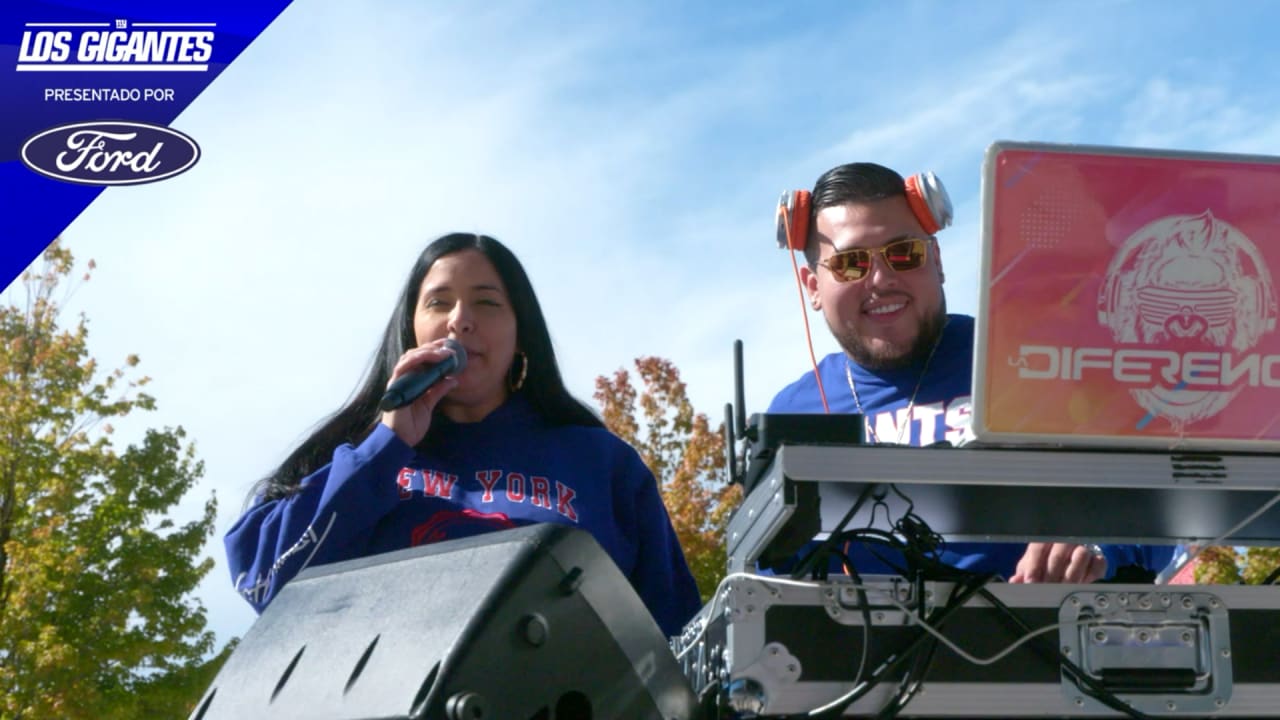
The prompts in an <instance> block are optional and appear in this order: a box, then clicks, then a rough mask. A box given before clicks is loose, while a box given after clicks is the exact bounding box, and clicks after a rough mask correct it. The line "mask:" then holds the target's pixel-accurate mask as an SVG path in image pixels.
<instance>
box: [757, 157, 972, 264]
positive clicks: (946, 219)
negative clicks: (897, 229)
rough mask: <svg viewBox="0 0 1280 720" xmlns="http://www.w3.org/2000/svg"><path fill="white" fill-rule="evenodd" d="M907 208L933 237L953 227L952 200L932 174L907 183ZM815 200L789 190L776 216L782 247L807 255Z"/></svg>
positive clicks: (808, 195)
mask: <svg viewBox="0 0 1280 720" xmlns="http://www.w3.org/2000/svg"><path fill="white" fill-rule="evenodd" d="M906 195H907V205H909V206H910V207H911V212H912V214H914V215H915V216H916V220H917V221H918V222H919V223H920V227H922V228H924V231H925V232H926V233H929V234H930V235H933V234H936V233H937V232H938V231H939V230H941V229H943V228H945V227H948V226H949V225H951V219H952V215H953V213H952V209H951V197H950V196H949V195H947V188H946V187H945V186H944V185H943V184H942V181H941V180H939V179H938V176H937V175H934V174H933V173H931V172H925V173H919V174H917V175H912V176H911V177H909V178H907V179H906ZM812 206H813V196H812V194H810V192H809V191H808V190H787V191H784V192H783V193H782V197H780V198H779V199H778V207H777V211H776V213H775V216H774V218H775V222H776V225H777V234H778V247H780V248H782V249H784V250H800V251H803V250H804V249H805V246H806V245H807V244H808V238H809V215H810V211H811V208H812Z"/></svg>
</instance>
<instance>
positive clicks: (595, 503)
mask: <svg viewBox="0 0 1280 720" xmlns="http://www.w3.org/2000/svg"><path fill="white" fill-rule="evenodd" d="M543 522H555V523H562V524H565V525H572V526H575V527H579V528H582V529H584V530H587V531H589V532H590V533H591V534H592V536H594V537H595V539H596V541H597V542H599V543H600V545H601V546H602V547H603V548H604V550H605V551H606V552H608V554H609V556H610V557H611V558H613V561H614V562H615V563H616V564H617V565H618V567H619V568H620V569H621V570H622V572H623V574H624V575H626V576H627V577H628V578H629V579H630V580H631V584H632V586H633V587H634V588H635V590H636V592H637V594H639V596H640V598H641V600H643V601H644V603H645V605H646V606H647V607H648V608H649V611H650V612H651V613H652V614H653V617H654V619H655V620H656V621H657V623H658V625H659V626H660V627H661V628H662V630H663V632H665V633H666V634H667V635H668V636H672V635H677V634H679V632H680V630H681V628H682V627H683V626H684V624H685V622H686V621H688V620H689V618H690V617H692V616H693V614H694V613H695V612H697V610H698V609H699V608H700V607H701V601H700V599H699V596H698V589H697V586H696V585H695V583H694V580H693V576H692V574H691V573H690V572H689V568H688V565H687V564H686V562H685V559H684V554H683V553H682V551H681V549H680V546H679V543H678V542H677V540H676V535H675V531H674V530H673V529H672V527H671V521H670V519H669V517H668V515H667V511H666V508H665V507H664V506H663V504H662V498H661V496H660V495H659V493H658V485H657V482H656V481H655V480H654V477H653V474H652V473H650V472H649V470H648V468H647V467H645V465H644V463H643V462H642V461H641V459H640V456H639V455H638V454H637V453H636V451H635V450H634V449H633V448H632V447H631V446H629V445H627V444H626V443H624V442H623V441H622V440H620V439H619V438H618V437H617V436H615V435H613V434H612V433H610V432H609V431H608V430H605V429H604V428H599V427H584V426H577V425H564V426H552V425H550V424H549V423H547V422H546V421H545V420H543V419H542V417H541V416H540V415H538V414H537V413H536V412H535V411H534V409H533V408H532V407H531V406H530V405H529V403H528V401H527V400H526V399H525V398H524V397H523V396H522V395H520V394H516V395H513V396H512V398H511V399H510V400H508V401H507V402H506V403H505V404H504V405H502V406H501V407H499V408H498V409H497V410H495V411H493V412H492V413H490V414H489V416H488V417H486V418H485V419H484V420H482V421H480V422H478V423H466V424H462V423H453V422H450V421H449V420H448V419H447V418H445V417H444V416H443V415H437V416H436V418H435V420H434V421H433V425H432V428H431V430H430V432H429V433H428V436H427V441H426V442H424V443H422V444H421V445H420V446H419V449H417V450H415V449H414V448H413V447H410V446H409V445H407V444H405V443H404V441H402V440H401V439H400V438H399V436H397V435H396V434H395V433H394V432H393V431H392V430H391V429H390V428H388V427H386V426H385V425H382V424H379V425H378V426H377V427H376V428H375V429H374V431H373V432H372V433H371V434H370V435H369V437H368V438H367V439H365V440H364V442H362V443H360V444H359V445H358V446H355V447H353V446H351V445H342V446H340V447H338V448H337V449H336V450H334V452H333V460H332V462H330V463H329V464H328V465H326V466H324V467H323V468H321V469H319V470H317V471H316V472H315V473H313V474H311V475H308V476H307V477H306V478H304V479H303V480H302V483H301V491H300V492H298V493H297V494H295V495H292V496H290V497H288V498H284V499H278V500H272V501H269V502H265V503H259V504H257V505H255V506H254V507H252V508H251V509H250V510H248V511H247V512H246V513H245V514H244V515H243V516H242V517H241V518H240V519H239V520H238V521H237V522H236V523H235V525H234V526H232V528H231V529H230V530H229V531H228V532H227V535H226V537H225V538H224V542H225V544H226V549H227V563H228V565H229V566H230V570H231V577H232V580H233V582H234V583H235V587H236V589H237V590H238V591H239V592H240V593H241V595H243V596H244V598H245V599H246V600H248V601H249V603H250V604H251V605H253V607H254V609H255V610H257V611H259V612H261V611H262V609H263V608H264V607H266V605H267V603H269V602H271V599H272V598H273V597H275V595H276V594H277V593H278V592H279V591H280V588H281V587H282V586H283V585H284V584H285V583H287V582H288V581H289V580H290V579H291V578H293V577H294V576H295V575H297V574H298V572H299V571H301V570H302V569H303V568H304V567H310V566H313V565H323V564H325V563H332V562H338V561H341V560H350V559H353V558H358V557H364V556H367V555H373V554H376V553H382V552H388V551H392V550H400V549H404V548H407V547H411V546H415V545H421V544H423V543H432V542H438V541H441V540H449V539H456V538H462V537H468V536H471V535H477V534H480V533H484V532H490V531H493V530H498V529H503V528H512V527H516V526H520V525H529V524H533V523H543Z"/></svg>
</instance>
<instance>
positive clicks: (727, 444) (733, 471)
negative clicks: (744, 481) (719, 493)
mask: <svg viewBox="0 0 1280 720" xmlns="http://www.w3.org/2000/svg"><path fill="white" fill-rule="evenodd" d="M735 445H736V441H735V440H734V437H733V403H725V404H724V463H725V467H727V468H728V469H729V484H730V485H733V484H734V483H736V482H739V481H740V480H741V478H739V477H738V464H737V463H736V462H735V461H734V446H735Z"/></svg>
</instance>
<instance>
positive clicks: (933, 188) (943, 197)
mask: <svg viewBox="0 0 1280 720" xmlns="http://www.w3.org/2000/svg"><path fill="white" fill-rule="evenodd" d="M906 185H907V204H908V205H910V206H911V212H912V213H914V214H915V216H916V220H918V221H919V222H920V227H922V228H924V231H925V232H927V233H929V234H930V235H933V234H935V233H937V232H938V231H939V230H941V229H942V228H944V227H947V226H949V225H950V224H951V218H952V216H953V212H952V210H951V196H950V195H948V194H947V188H946V186H944V185H943V184H942V181H941V180H939V179H938V176H937V175H934V174H933V173H931V172H925V173H918V174H916V175H912V176H911V177H909V178H907V181H906Z"/></svg>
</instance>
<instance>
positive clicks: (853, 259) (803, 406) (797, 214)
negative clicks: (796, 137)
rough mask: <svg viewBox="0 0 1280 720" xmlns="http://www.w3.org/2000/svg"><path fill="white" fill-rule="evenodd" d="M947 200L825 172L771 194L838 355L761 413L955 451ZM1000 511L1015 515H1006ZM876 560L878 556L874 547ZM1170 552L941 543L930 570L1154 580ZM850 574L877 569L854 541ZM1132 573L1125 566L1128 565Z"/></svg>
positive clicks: (862, 170) (934, 187) (889, 175)
mask: <svg viewBox="0 0 1280 720" xmlns="http://www.w3.org/2000/svg"><path fill="white" fill-rule="evenodd" d="M950 221H951V203H950V200H949V199H948V198H947V195H946V190H945V189H944V188H943V187H942V184H941V182H939V181H938V179H937V178H936V177H934V176H933V174H932V173H927V174H924V175H916V176H913V177H911V178H909V179H907V180H904V179H903V178H902V176H900V175H899V174H898V173H896V172H894V171H893V170H891V169H889V168H886V167H883V166H881V165H876V164H874V163H851V164H847V165H841V166H839V167H835V168H832V169H831V170H828V171H827V172H826V173H824V174H823V175H822V176H821V177H820V178H818V181H817V183H816V184H815V185H814V189H813V192H812V193H806V192H804V191H795V192H793V193H787V194H785V195H784V196H783V202H782V203H781V206H780V208H779V243H780V244H782V246H783V247H786V248H789V249H791V250H799V249H803V250H804V255H805V261H806V262H805V264H804V266H802V267H801V268H800V270H799V277H800V281H801V283H802V285H803V286H804V288H805V290H806V292H807V295H808V299H809V303H810V305H811V306H812V307H813V309H814V310H819V311H821V312H822V314H823V316H824V317H825V319H826V321H827V327H828V328H829V329H830V330H831V333H832V335H834V336H835V338H836V340H837V341H838V342H839V343H840V347H841V348H842V349H843V352H837V353H832V354H831V355H828V356H827V357H825V358H823V359H822V361H821V362H820V363H819V364H818V376H819V377H820V378H821V383H820V384H819V382H818V381H817V380H815V377H814V373H812V372H810V373H806V374H805V375H804V376H802V377H801V378H800V379H799V380H797V381H795V382H794V383H792V384H790V385H788V386H787V387H785V388H783V390H782V391H781V392H779V393H778V394H777V396H775V397H774V399H773V402H772V403H771V404H770V406H769V412H770V413H806V412H815V413H821V412H827V411H829V412H833V413H834V412H841V413H859V414H861V415H863V416H864V417H865V418H866V422H867V424H866V437H867V440H868V441H869V442H876V443H898V444H909V445H931V444H934V443H939V442H949V443H951V444H953V445H958V444H960V443H962V442H964V441H966V440H968V439H970V438H971V436H970V434H969V433H970V428H969V420H970V412H971V407H972V402H971V395H972V392H971V387H970V386H971V383H972V376H973V375H972V373H973V364H972V363H973V334H974V321H973V318H972V317H970V316H967V315H955V314H948V313H947V300H946V295H945V293H944V292H943V289H942V285H943V281H944V280H945V276H944V274H943V270H942V258H941V256H940V254H939V252H938V239H937V236H936V233H937V232H938V231H939V230H941V229H942V228H944V227H946V226H947V225H948V224H950ZM1010 512H1017V510H1016V509H1014V508H1011V509H1010ZM876 552H877V553H878V554H879V555H880V556H881V557H884V556H885V550H884V549H882V548H877V549H876ZM1172 553H1173V549H1172V548H1164V547H1144V546H1134V545H1123V546H1118V545H1117V546H1107V547H1105V548H1103V547H1099V546H1097V545H1073V544H1066V543H1031V544H1028V545H1022V544H1016V543H949V544H947V545H946V546H945V550H944V551H942V552H941V553H940V556H941V559H942V561H943V562H944V563H945V564H947V565H951V566H954V567H959V568H962V569H966V570H972V571H977V572H995V573H999V574H1000V575H1002V576H1003V577H1005V578H1007V579H1008V580H1009V581H1010V582H1071V583H1083V582H1093V581H1095V580H1099V579H1102V578H1104V577H1111V576H1113V575H1114V574H1115V571H1116V569H1117V568H1120V567H1125V568H1126V579H1141V578H1142V577H1143V576H1144V575H1143V574H1142V573H1132V572H1131V571H1133V570H1137V568H1141V569H1142V570H1145V571H1146V573H1149V574H1150V575H1151V576H1154V573H1155V572H1157V571H1159V570H1161V569H1162V568H1163V567H1164V566H1165V565H1167V564H1168V562H1169V560H1170V559H1171V558H1172ZM849 556H850V558H851V560H852V561H853V564H854V567H855V568H856V569H858V570H859V571H860V572H864V573H865V572H873V573H874V572H885V571H886V569H887V568H885V566H884V564H883V563H882V562H881V560H880V558H877V557H876V555H874V554H872V553H871V552H869V551H868V549H867V548H864V547H858V546H857V544H856V543H855V544H853V545H851V546H850V547H849ZM1132 566H1137V568H1133V567H1132Z"/></svg>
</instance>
